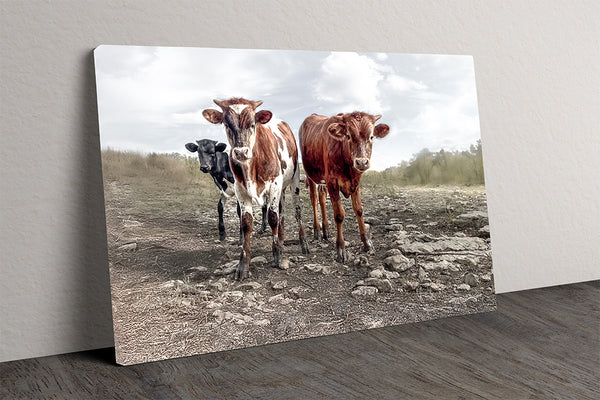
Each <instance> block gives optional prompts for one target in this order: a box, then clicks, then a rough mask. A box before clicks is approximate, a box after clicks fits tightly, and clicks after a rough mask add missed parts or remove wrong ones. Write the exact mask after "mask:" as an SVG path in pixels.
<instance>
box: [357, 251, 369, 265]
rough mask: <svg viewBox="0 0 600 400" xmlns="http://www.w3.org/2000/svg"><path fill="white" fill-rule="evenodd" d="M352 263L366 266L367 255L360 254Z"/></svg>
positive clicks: (367, 262)
mask: <svg viewBox="0 0 600 400" xmlns="http://www.w3.org/2000/svg"><path fill="white" fill-rule="evenodd" d="M354 265H355V266H357V267H362V268H366V267H368V266H369V257H367V256H366V255H364V254H363V255H360V256H358V257H356V258H355V259H354Z"/></svg>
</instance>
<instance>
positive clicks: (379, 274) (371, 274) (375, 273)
mask: <svg viewBox="0 0 600 400" xmlns="http://www.w3.org/2000/svg"><path fill="white" fill-rule="evenodd" d="M383 276H384V273H383V269H374V270H373V271H371V272H369V277H371V278H377V279H381V278H383Z"/></svg>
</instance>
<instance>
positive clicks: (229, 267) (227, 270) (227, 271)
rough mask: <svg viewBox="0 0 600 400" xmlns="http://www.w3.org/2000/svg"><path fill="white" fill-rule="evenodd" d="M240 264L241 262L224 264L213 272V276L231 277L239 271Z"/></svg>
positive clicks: (235, 261)
mask: <svg viewBox="0 0 600 400" xmlns="http://www.w3.org/2000/svg"><path fill="white" fill-rule="evenodd" d="M239 263H240V262H239V261H238V260H234V261H229V262H228V263H227V264H223V265H221V266H220V267H219V268H217V269H215V270H214V271H213V275H217V276H221V275H231V274H233V273H234V272H235V271H236V270H237V267H238V265H239Z"/></svg>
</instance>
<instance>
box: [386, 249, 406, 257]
mask: <svg viewBox="0 0 600 400" xmlns="http://www.w3.org/2000/svg"><path fill="white" fill-rule="evenodd" d="M401 255H402V252H401V251H400V249H389V250H388V251H386V252H385V256H386V258H387V257H391V256H401Z"/></svg>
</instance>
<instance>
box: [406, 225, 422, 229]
mask: <svg viewBox="0 0 600 400" xmlns="http://www.w3.org/2000/svg"><path fill="white" fill-rule="evenodd" d="M406 229H419V227H418V226H417V225H415V224H408V225H406Z"/></svg>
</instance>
